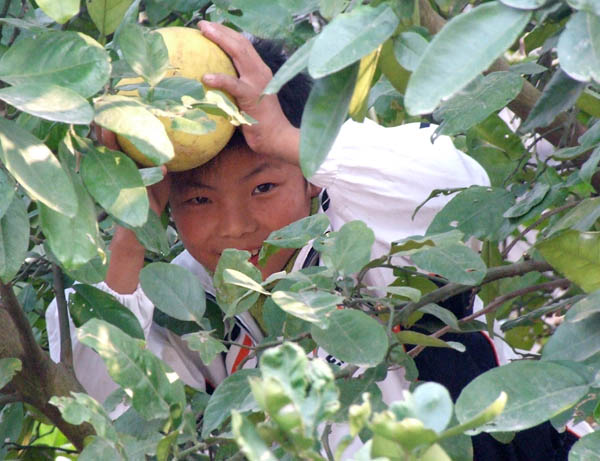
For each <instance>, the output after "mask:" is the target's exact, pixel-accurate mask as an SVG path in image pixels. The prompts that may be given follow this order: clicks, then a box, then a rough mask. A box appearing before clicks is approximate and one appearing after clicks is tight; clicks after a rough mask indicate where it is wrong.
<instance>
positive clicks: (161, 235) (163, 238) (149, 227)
mask: <svg viewBox="0 0 600 461" xmlns="http://www.w3.org/2000/svg"><path fill="white" fill-rule="evenodd" d="M124 227H128V228H130V229H131V230H132V231H133V232H135V236H136V238H137V239H138V241H139V242H140V243H141V244H142V245H144V248H146V249H147V250H148V251H152V252H153V253H156V254H158V255H161V256H166V255H167V254H169V241H168V240H167V232H166V231H165V228H164V227H163V225H162V222H161V220H160V218H159V217H158V215H157V214H156V213H155V212H154V210H152V209H150V210H148V219H147V220H146V222H145V223H144V224H143V225H142V226H141V227H130V226H127V225H124Z"/></svg>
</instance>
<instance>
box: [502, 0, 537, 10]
mask: <svg viewBox="0 0 600 461" xmlns="http://www.w3.org/2000/svg"><path fill="white" fill-rule="evenodd" d="M500 1H501V2H502V3H504V4H505V5H506V6H511V7H513V8H519V9H522V10H535V9H537V8H540V7H542V6H544V5H545V4H546V3H548V2H549V0H500Z"/></svg>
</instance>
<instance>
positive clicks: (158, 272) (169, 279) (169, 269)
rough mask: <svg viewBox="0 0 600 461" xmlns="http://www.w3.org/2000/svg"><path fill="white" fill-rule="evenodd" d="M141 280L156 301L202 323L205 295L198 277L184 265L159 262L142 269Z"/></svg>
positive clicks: (167, 309)
mask: <svg viewBox="0 0 600 461" xmlns="http://www.w3.org/2000/svg"><path fill="white" fill-rule="evenodd" d="M140 284H141V286H142V289H143V290H144V293H146V295H147V296H148V298H150V300H151V301H152V302H153V303H154V305H155V306H156V307H157V308H158V309H160V310H161V311H163V312H164V313H165V314H168V315H170V316H171V317H174V318H176V319H178V320H183V321H195V322H196V323H198V324H201V323H202V318H203V316H204V311H205V309H206V295H205V294H204V290H203V288H202V286H201V285H200V281H199V280H198V278H197V277H196V276H195V275H194V274H192V273H191V272H190V271H189V270H187V269H186V268H184V267H181V266H177V265H175V264H168V263H162V262H156V263H152V264H149V265H147V266H146V267H144V268H143V269H142V270H141V272H140Z"/></svg>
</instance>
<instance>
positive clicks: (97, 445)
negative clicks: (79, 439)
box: [77, 435, 123, 461]
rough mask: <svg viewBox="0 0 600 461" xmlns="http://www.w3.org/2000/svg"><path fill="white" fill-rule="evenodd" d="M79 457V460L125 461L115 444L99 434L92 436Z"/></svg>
mask: <svg viewBox="0 0 600 461" xmlns="http://www.w3.org/2000/svg"><path fill="white" fill-rule="evenodd" d="M77 459H78V461H97V460H98V459H110V460H114V461H123V457H122V456H121V454H120V453H119V451H118V450H117V449H116V448H115V446H114V444H113V443H111V442H110V441H108V440H106V439H104V438H102V437H98V436H97V435H94V436H92V437H90V440H89V441H88V443H87V444H86V446H85V448H84V449H83V451H82V452H81V454H80V455H79V456H78V457H77Z"/></svg>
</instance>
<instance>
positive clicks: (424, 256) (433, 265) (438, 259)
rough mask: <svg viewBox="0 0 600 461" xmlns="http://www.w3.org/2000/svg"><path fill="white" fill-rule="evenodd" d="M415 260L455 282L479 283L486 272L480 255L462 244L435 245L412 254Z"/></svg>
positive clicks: (428, 270)
mask: <svg viewBox="0 0 600 461" xmlns="http://www.w3.org/2000/svg"><path fill="white" fill-rule="evenodd" d="M412 260H413V262H414V263H415V264H416V265H417V266H418V267H419V268H420V269H423V270H424V271H426V272H432V273H434V274H439V275H441V276H442V277H445V278H447V279H448V280H449V281H451V282H454V283H462V284H464V285H477V284H479V283H481V281H482V280H483V278H484V277H485V274H486V269H487V268H486V266H485V263H484V262H483V261H482V260H481V258H480V257H479V255H478V254H477V253H475V252H474V251H473V250H471V249H470V248H469V247H467V246H465V245H462V244H454V245H447V246H444V247H434V248H430V249H427V250H422V251H419V252H418V253H415V254H414V255H412Z"/></svg>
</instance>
